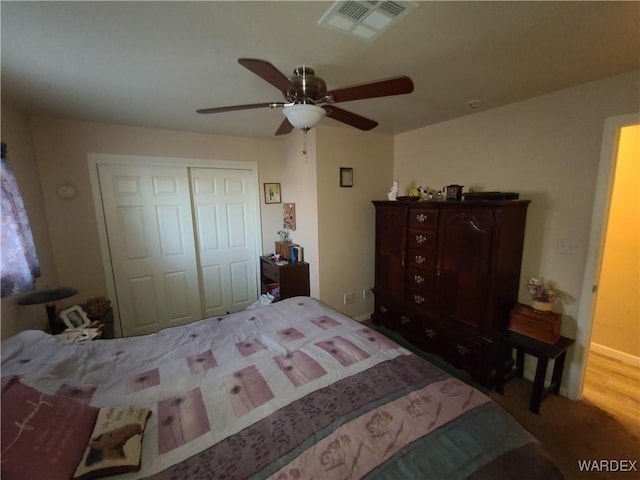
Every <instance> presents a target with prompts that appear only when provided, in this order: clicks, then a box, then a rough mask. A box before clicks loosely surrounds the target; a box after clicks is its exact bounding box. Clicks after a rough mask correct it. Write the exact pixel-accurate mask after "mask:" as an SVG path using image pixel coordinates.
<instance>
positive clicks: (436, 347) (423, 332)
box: [413, 317, 447, 355]
mask: <svg viewBox="0 0 640 480" xmlns="http://www.w3.org/2000/svg"><path fill="white" fill-rule="evenodd" d="M421 320H422V321H421V322H420V325H419V328H418V329H417V330H416V331H415V334H414V337H413V341H414V342H415V344H416V345H417V346H418V347H420V348H421V349H422V350H424V351H425V352H430V353H436V354H439V355H442V354H444V353H446V349H445V347H446V345H447V340H446V339H447V334H446V331H445V329H444V328H442V326H441V325H440V324H439V323H437V322H434V321H432V320H429V319H428V318H426V317H423V318H422V319H421Z"/></svg>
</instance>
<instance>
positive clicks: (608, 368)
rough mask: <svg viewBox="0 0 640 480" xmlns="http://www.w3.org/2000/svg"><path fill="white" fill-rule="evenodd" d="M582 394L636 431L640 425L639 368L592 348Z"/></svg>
mask: <svg viewBox="0 0 640 480" xmlns="http://www.w3.org/2000/svg"><path fill="white" fill-rule="evenodd" d="M583 397H584V399H585V400H587V401H589V402H591V403H593V404H594V405H596V406H597V407H599V408H601V409H603V410H605V411H607V412H609V413H610V414H611V415H613V416H615V417H616V418H618V419H619V420H621V421H622V422H624V423H626V424H628V425H630V426H631V427H632V428H633V429H634V430H635V429H638V428H639V427H640V368H638V367H633V366H631V365H628V364H625V363H623V362H620V361H619V360H615V359H613V358H611V357H607V356H604V355H601V354H598V353H594V352H593V351H592V352H591V353H589V360H588V363H587V372H586V375H585V381H584V389H583Z"/></svg>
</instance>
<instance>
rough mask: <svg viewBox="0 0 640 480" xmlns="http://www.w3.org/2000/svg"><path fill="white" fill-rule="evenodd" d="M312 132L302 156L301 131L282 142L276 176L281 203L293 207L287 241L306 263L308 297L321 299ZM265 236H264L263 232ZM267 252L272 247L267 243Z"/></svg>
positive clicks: (314, 143)
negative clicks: (280, 165)
mask: <svg viewBox="0 0 640 480" xmlns="http://www.w3.org/2000/svg"><path fill="white" fill-rule="evenodd" d="M316 130H317V129H313V130H311V131H310V132H309V133H308V134H307V144H308V145H307V154H306V155H304V154H303V153H302V146H303V139H302V132H301V131H299V130H296V131H294V132H293V133H292V134H291V135H288V136H287V138H286V139H285V154H284V165H285V168H284V169H283V171H282V172H281V174H280V178H281V185H282V195H281V197H282V201H283V202H285V203H295V204H296V230H295V231H294V232H291V240H292V241H294V242H295V243H297V244H299V245H300V246H302V248H303V249H304V260H305V261H306V262H308V263H309V286H310V290H311V296H313V297H316V298H322V292H321V291H320V284H319V274H320V272H319V270H318V263H319V262H318V193H317V180H316V179H317V177H316ZM278 212H279V215H280V217H279V223H278V228H277V229H276V230H275V231H273V232H271V235H272V237H273V238H274V240H275V239H277V235H276V232H277V231H278V230H279V229H281V228H282V227H283V214H284V211H283V208H282V205H278ZM264 234H265V236H266V235H267V233H266V232H265V233H264ZM270 248H271V250H269V251H271V252H272V251H273V249H274V246H273V243H272V244H271V247H270Z"/></svg>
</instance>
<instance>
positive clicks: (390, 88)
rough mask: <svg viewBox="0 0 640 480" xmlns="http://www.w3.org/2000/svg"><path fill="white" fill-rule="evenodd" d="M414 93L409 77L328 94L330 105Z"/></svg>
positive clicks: (362, 85) (345, 88)
mask: <svg viewBox="0 0 640 480" xmlns="http://www.w3.org/2000/svg"><path fill="white" fill-rule="evenodd" d="M411 92H413V81H412V80H411V79H410V78H409V77H407V76H404V75H403V76H400V77H394V78H389V79H387V80H379V81H376V82H370V83H362V84H360V85H352V86H350V87H344V88H338V89H337V90H332V91H330V92H327V97H329V100H328V102H329V103H338V102H349V101H351V100H363V99H365V98H376V97H388V96H390V95H404V94H406V93H411Z"/></svg>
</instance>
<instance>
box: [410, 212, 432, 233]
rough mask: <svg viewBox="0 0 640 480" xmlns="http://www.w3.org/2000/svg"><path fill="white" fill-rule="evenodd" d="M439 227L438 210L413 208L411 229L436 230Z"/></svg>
mask: <svg viewBox="0 0 640 480" xmlns="http://www.w3.org/2000/svg"><path fill="white" fill-rule="evenodd" d="M437 226H438V210H436V209H435V208H412V209H411V210H409V228H421V229H431V230H433V229H435V228H436V227H437Z"/></svg>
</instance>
